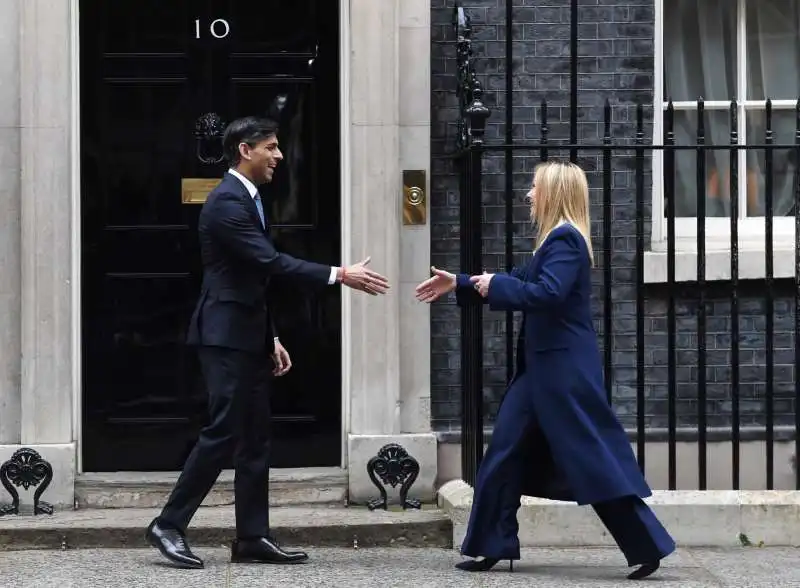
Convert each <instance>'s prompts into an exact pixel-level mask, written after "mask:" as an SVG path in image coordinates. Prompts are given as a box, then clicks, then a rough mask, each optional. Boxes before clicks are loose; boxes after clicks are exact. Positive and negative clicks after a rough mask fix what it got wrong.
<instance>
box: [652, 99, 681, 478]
mask: <svg viewBox="0 0 800 588" xmlns="http://www.w3.org/2000/svg"><path fill="white" fill-rule="evenodd" d="M664 145H665V147H664V200H666V205H667V210H666V213H667V468H668V472H667V475H668V477H669V489H670V490H675V489H676V487H677V471H678V459H677V454H676V450H677V438H676V427H677V416H676V400H677V399H676V396H677V385H676V381H675V380H676V375H677V356H676V350H675V348H676V343H677V332H676V330H677V329H676V324H675V305H676V300H675V106H674V105H673V104H672V99H670V100H669V102H668V104H667V112H666V117H665V131H664ZM653 212H654V214H653V221H654V222H656V213H657V214H659V215H662V214H664V213H663V211H653ZM658 222H661V217H659V218H658Z"/></svg>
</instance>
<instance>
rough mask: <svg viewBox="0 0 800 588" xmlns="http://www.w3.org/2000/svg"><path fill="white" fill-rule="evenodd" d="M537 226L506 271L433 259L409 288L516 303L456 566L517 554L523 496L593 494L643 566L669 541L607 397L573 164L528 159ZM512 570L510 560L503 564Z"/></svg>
mask: <svg viewBox="0 0 800 588" xmlns="http://www.w3.org/2000/svg"><path fill="white" fill-rule="evenodd" d="M529 197H530V200H531V220H533V221H534V222H535V223H536V224H537V226H538V229H539V232H538V237H537V241H536V249H535V250H534V254H533V256H532V257H531V259H530V260H529V262H528V263H527V265H526V266H525V267H524V268H522V269H514V271H512V272H511V273H510V274H502V273H498V274H487V273H484V274H483V275H480V276H468V275H466V274H462V275H458V276H456V275H454V274H451V273H449V272H446V271H443V270H440V269H437V268H431V269H432V272H433V274H434V275H433V277H431V278H430V279H428V280H426V281H425V282H423V283H421V284H420V285H419V286H418V287H417V298H418V299H419V300H422V301H424V302H432V301H434V300H436V299H437V298H439V297H440V296H442V295H443V294H445V293H447V292H451V291H453V290H455V291H456V298H457V301H458V303H459V305H464V304H470V303H482V302H488V303H489V307H490V308H491V309H492V310H502V311H508V310H513V311H521V312H522V313H523V323H522V328H521V332H520V336H519V343H518V347H517V366H516V372H515V375H514V378H513V380H512V381H511V383H510V385H509V388H508V391H507V392H506V395H505V397H504V398H503V401H502V403H501V405H500V409H499V411H498V414H497V419H496V422H495V427H494V433H493V435H492V439H491V442H490V444H489V447H488V449H487V451H486V455H485V456H484V458H483V461H482V462H481V465H480V468H479V471H478V475H477V480H476V483H475V491H474V499H473V505H472V512H471V514H470V520H469V527H468V529H467V534H466V537H465V538H464V542H463V543H462V546H461V552H462V554H463V555H467V556H470V557H473V558H478V557H482V559H472V560H467V561H464V562H461V563H459V564H458V565H457V567H458V568H460V569H462V570H467V571H485V570H488V569H490V568H492V567H493V566H494V565H495V564H496V563H497V562H498V561H500V560H505V559H507V560H509V565H510V566H513V560H515V559H519V557H520V547H519V538H518V524H517V510H518V509H519V506H520V497H521V496H522V495H526V496H538V497H543V498H550V499H554V500H566V501H574V502H577V503H578V504H581V505H586V504H590V505H592V507H593V508H594V510H595V512H596V513H597V514H598V516H599V517H600V519H601V520H602V522H603V524H605V526H606V527H607V528H608V530H609V532H610V533H611V535H612V536H613V537H614V539H615V541H616V542H617V545H619V547H620V549H621V550H622V552H623V554H624V555H625V557H626V559H627V561H628V565H629V566H636V565H638V566H640V567H639V568H638V569H636V570H635V571H633V572H632V573H631V574H630V575H629V576H628V578H630V579H641V578H645V577H647V576H649V575H650V574H652V573H653V572H654V571H655V570H657V569H658V567H659V565H660V560H661V559H662V558H664V557H666V556H667V555H669V554H670V553H672V552H673V551H674V549H675V542H674V541H673V539H672V538H671V537H670V535H669V533H667V531H666V530H665V529H664V527H663V526H662V525H661V523H660V522H659V521H658V519H656V517H655V515H654V513H653V512H652V510H650V508H649V507H648V506H647V505H646V504H645V503H644V502H643V501H642V498H646V497H648V496H650V494H651V492H650V488H649V486H648V485H647V482H646V481H645V479H644V477H643V476H642V473H641V471H640V470H639V466H638V464H637V462H636V458H635V456H634V454H633V450H632V449H631V446H630V443H629V441H628V438H627V435H626V434H625V430H624V429H623V428H622V426H621V425H620V423H619V421H618V420H617V418H616V415H615V414H614V412H613V410H612V408H611V407H610V406H609V404H608V401H607V399H606V394H605V390H604V386H603V377H602V364H601V360H600V353H599V350H598V346H597V335H596V333H595V330H594V325H593V323H592V313H591V289H592V286H591V268H592V266H593V261H592V245H591V241H590V238H589V234H590V233H589V227H590V221H589V188H588V183H587V181H586V175H585V174H584V173H583V170H581V168H580V167H578V166H577V165H574V164H572V163H559V162H547V163H544V164H541V165H540V166H538V167H537V170H536V173H535V176H534V183H533V187H532V189H531V192H530V193H529ZM511 569H513V567H512V568H511Z"/></svg>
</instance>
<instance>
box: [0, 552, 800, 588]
mask: <svg viewBox="0 0 800 588" xmlns="http://www.w3.org/2000/svg"><path fill="white" fill-rule="evenodd" d="M195 551H196V552H197V554H198V555H200V556H201V557H203V558H204V559H205V561H206V568H205V569H203V570H178V569H174V568H171V567H169V566H168V565H167V564H164V563H162V562H163V560H162V559H161V557H160V555H159V554H158V553H157V552H156V551H155V550H153V549H87V550H66V551H60V550H49V551H48V550H38V551H5V552H0V586H2V588H95V587H103V588H106V587H113V588H128V587H131V588H133V587H136V588H142V587H150V586H153V587H156V586H157V587H163V586H166V587H169V588H184V587H186V588H188V587H202V588H216V587H223V588H251V587H262V586H263V587H270V586H291V587H292V588H303V587H322V586H325V587H331V586H342V587H349V588H400V587H403V588H406V587H409V586H411V587H413V588H448V587H485V588H491V587H494V586H497V587H503V588H513V587H515V586H520V587H523V586H525V587H532V586H535V587H540V588H548V587H551V588H555V587H560V586H570V587H576V588H584V587H589V586H591V587H614V586H620V587H622V586H632V585H636V584H635V583H632V582H630V581H629V580H626V579H625V574H626V573H627V572H628V568H627V567H626V566H625V562H624V560H623V558H622V556H621V555H620V553H619V552H618V551H617V550H615V549H606V548H592V549H575V548H570V549H526V550H523V555H522V560H521V561H520V562H517V565H515V566H514V572H513V573H510V572H508V567H507V564H505V565H498V567H497V568H496V569H495V570H493V571H491V572H487V573H482V574H468V573H465V572H461V571H459V570H456V569H454V567H453V566H454V564H455V563H457V562H458V561H460V560H461V557H460V556H459V555H458V553H456V552H455V551H453V550H448V549H434V548H423V549H407V548H371V549H357V550H356V549H352V548H351V549H338V548H319V549H310V550H309V553H310V555H311V560H310V562H309V563H307V564H304V565H296V566H265V565H240V564H230V563H229V562H228V551H227V549H224V548H221V547H220V548H213V547H212V548H198V549H196V550H195ZM799 555H800V553H798V551H797V550H795V549H792V548H761V549H758V548H740V549H727V550H708V549H683V550H679V551H678V552H677V553H675V554H674V555H672V556H670V557H669V558H668V559H667V560H665V562H664V565H663V566H662V568H661V570H659V571H658V572H657V573H656V574H655V575H654V576H653V577H652V578H651V579H649V580H647V581H645V585H652V586H659V587H660V588H701V587H702V588H706V587H730V588H734V587H736V588H793V587H800V566H798V565H797V561H798V556H799Z"/></svg>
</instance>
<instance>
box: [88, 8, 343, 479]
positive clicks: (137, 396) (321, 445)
mask: <svg viewBox="0 0 800 588" xmlns="http://www.w3.org/2000/svg"><path fill="white" fill-rule="evenodd" d="M80 20H81V25H80V26H81V30H80V39H81V154H82V155H81V193H82V195H81V206H82V214H81V218H82V246H83V271H82V285H83V286H82V296H83V299H82V312H83V427H82V447H83V459H84V469H85V470H86V471H109V470H110V471H113V470H145V471H147V470H177V469H180V468H181V467H182V464H183V461H184V459H185V458H186V456H187V454H188V452H189V451H190V449H191V447H192V445H193V443H194V441H195V439H196V437H197V433H198V432H199V429H200V428H201V427H202V426H203V424H204V422H205V418H206V392H205V389H204V385H203V382H202V378H201V376H200V370H199V366H198V364H197V358H196V355H195V353H194V351H193V350H192V349H191V348H188V347H186V346H185V345H184V340H185V333H186V326H187V324H188V320H189V317H190V315H191V312H192V309H193V306H194V304H195V302H196V300H197V296H198V293H199V284H200V279H201V267H200V259H199V250H198V243H197V231H196V229H197V217H198V214H199V211H200V204H198V203H196V200H197V197H198V195H199V196H201V197H202V194H203V192H202V184H203V180H204V179H205V180H211V181H212V182H213V181H214V179H218V178H220V177H221V176H222V174H223V173H224V171H225V169H226V168H225V166H224V164H223V163H222V162H221V161H220V155H221V151H220V142H219V140H218V137H217V136H216V135H215V131H216V130H219V129H220V128H221V127H219V125H218V122H219V121H222V122H229V121H231V120H232V119H234V118H238V117H241V116H245V115H262V116H263V115H266V116H271V117H273V118H276V119H277V120H278V121H279V123H280V126H281V130H280V135H279V140H280V142H281V147H282V149H283V151H284V155H285V160H284V162H283V163H282V164H281V167H280V168H279V169H278V170H277V172H276V174H275V180H274V182H273V183H272V184H271V185H269V186H265V187H263V188H262V194H263V197H264V200H265V202H270V207H269V214H270V221H271V223H272V226H273V227H274V231H273V235H274V237H275V240H276V242H277V245H278V247H279V248H280V249H281V250H283V251H286V252H288V253H291V254H293V255H296V256H299V257H303V258H306V259H310V260H313V261H318V262H322V263H330V264H337V263H338V262H339V159H338V149H339V101H338V96H339V90H338V71H339V66H338V2H335V1H334V0H324V1H321V2H320V1H318V0H292V1H290V2H286V1H284V0H260V1H258V2H249V1H245V0H170V1H168V2H165V1H164V0H114V1H113V2H109V1H107V0H81V2H80ZM187 180H188V181H187ZM205 183H206V184H207V185H208V182H205ZM183 188H186V189H185V190H184V189H183ZM184 195H185V196H186V197H184ZM278 295H279V296H278V298H279V304H278V309H277V315H278V325H277V326H278V330H279V332H280V335H281V339H282V341H283V343H284V345H285V346H286V348H287V349H288V350H289V353H290V354H291V355H292V360H293V363H294V368H293V370H292V372H290V374H288V375H286V376H284V377H283V378H279V379H277V380H275V381H274V383H273V384H274V385H273V392H272V406H273V428H272V430H273V439H274V442H273V459H272V463H273V465H274V466H276V467H286V466H323V465H336V464H338V463H339V462H340V445H341V444H340V422H341V421H340V414H341V409H340V405H341V384H340V382H341V377H340V356H341V351H340V350H341V342H340V331H341V330H340V324H341V318H340V301H339V289H338V288H337V287H332V288H328V289H326V290H325V291H324V292H322V293H321V294H316V295H314V294H312V293H308V292H304V291H302V290H298V289H295V288H292V287H288V286H287V287H282V290H281V291H280V292H278ZM265 361H267V359H266V358H265Z"/></svg>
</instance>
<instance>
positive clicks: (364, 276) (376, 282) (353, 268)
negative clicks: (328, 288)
mask: <svg viewBox="0 0 800 588" xmlns="http://www.w3.org/2000/svg"><path fill="white" fill-rule="evenodd" d="M370 259H371V258H370V257H367V258H366V259H365V260H363V261H359V262H358V263H354V264H353V265H350V266H347V267H345V268H341V269H340V270H339V280H340V281H341V282H342V284H343V285H345V286H347V287H348V288H352V289H353V290H360V291H361V292H366V293H367V294H371V295H373V296H377V295H378V294H386V292H388V291H389V280H388V279H387V278H386V276H382V275H381V274H379V273H378V272H374V271H372V270H371V269H369V268H367V265H369V262H370Z"/></svg>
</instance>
